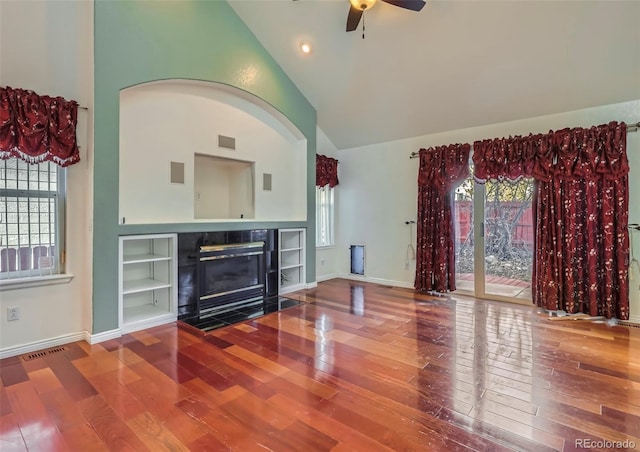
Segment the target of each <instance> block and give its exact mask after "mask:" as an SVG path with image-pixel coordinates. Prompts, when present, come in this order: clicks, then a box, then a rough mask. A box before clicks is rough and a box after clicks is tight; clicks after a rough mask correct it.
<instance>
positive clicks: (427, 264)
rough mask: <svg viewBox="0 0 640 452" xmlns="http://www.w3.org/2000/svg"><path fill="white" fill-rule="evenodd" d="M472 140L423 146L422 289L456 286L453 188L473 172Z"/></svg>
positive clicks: (419, 241) (420, 180)
mask: <svg viewBox="0 0 640 452" xmlns="http://www.w3.org/2000/svg"><path fill="white" fill-rule="evenodd" d="M470 149H471V146H470V145H469V144H453V145H449V146H439V147H435V148H429V149H420V170H419V172H418V228H417V252H416V281H415V288H416V289H418V290H432V291H437V292H446V291H451V290H455V289H456V283H455V281H456V278H455V254H454V253H455V250H454V228H453V193H452V192H453V189H454V188H455V186H456V185H458V184H460V183H461V182H462V181H463V180H465V179H466V178H467V177H468V176H469V152H470Z"/></svg>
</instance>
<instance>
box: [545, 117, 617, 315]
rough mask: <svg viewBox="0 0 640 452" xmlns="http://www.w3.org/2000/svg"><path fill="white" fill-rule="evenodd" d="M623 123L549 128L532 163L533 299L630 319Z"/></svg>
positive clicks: (574, 310)
mask: <svg viewBox="0 0 640 452" xmlns="http://www.w3.org/2000/svg"><path fill="white" fill-rule="evenodd" d="M626 138H627V128H626V125H625V124H624V123H623V124H618V123H615V122H613V123H610V124H606V125H602V126H598V127H592V128H590V129H582V128H577V129H571V130H569V129H565V130H561V131H558V132H555V133H550V134H549V135H548V136H547V137H546V139H545V140H544V141H545V145H544V146H542V147H541V153H540V154H539V160H538V163H537V165H536V170H537V174H536V177H537V178H538V179H539V181H538V188H537V192H536V194H537V201H536V211H535V213H536V249H535V259H534V272H533V300H534V302H535V303H536V305H538V306H540V307H543V308H545V309H549V310H564V311H567V312H569V313H577V312H584V313H586V314H589V315H592V316H605V317H606V318H612V317H615V318H618V319H622V320H626V319H628V318H629V280H628V268H629V231H628V229H627V224H628V216H629V193H628V186H629V180H628V174H629V162H628V160H627V154H626Z"/></svg>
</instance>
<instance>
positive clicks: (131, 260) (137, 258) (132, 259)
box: [122, 254, 171, 265]
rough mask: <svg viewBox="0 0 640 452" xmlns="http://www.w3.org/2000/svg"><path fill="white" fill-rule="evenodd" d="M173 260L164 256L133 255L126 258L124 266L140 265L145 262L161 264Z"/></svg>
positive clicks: (123, 261)
mask: <svg viewBox="0 0 640 452" xmlns="http://www.w3.org/2000/svg"><path fill="white" fill-rule="evenodd" d="M168 260H171V256H162V255H160V254H131V255H129V256H124V257H123V259H122V263H123V264H125V265H126V264H139V263H144V262H159V261H168Z"/></svg>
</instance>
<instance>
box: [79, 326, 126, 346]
mask: <svg viewBox="0 0 640 452" xmlns="http://www.w3.org/2000/svg"><path fill="white" fill-rule="evenodd" d="M121 336H122V330H121V329H120V328H116V329H115V330H109V331H103V332H102V333H96V334H91V333H89V332H88V331H85V332H84V340H85V341H86V342H88V343H89V344H90V345H95V344H98V343H100V342H104V341H110V340H111V339H118V338H119V337H121Z"/></svg>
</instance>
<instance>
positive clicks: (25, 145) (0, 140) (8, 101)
mask: <svg viewBox="0 0 640 452" xmlns="http://www.w3.org/2000/svg"><path fill="white" fill-rule="evenodd" d="M77 118H78V103H77V102H76V101H73V100H71V101H68V100H65V99H63V98H62V97H49V96H40V95H38V94H36V93H34V92H33V91H29V90H24V89H14V88H10V87H8V86H7V87H0V159H4V160H6V159H9V158H12V157H13V158H19V159H22V160H24V161H25V162H29V163H38V162H44V161H53V162H55V163H56V164H58V165H60V166H68V165H71V164H74V163H77V162H78V161H80V153H79V150H78V143H77V138H76V124H77Z"/></svg>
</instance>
